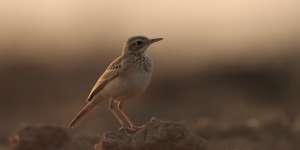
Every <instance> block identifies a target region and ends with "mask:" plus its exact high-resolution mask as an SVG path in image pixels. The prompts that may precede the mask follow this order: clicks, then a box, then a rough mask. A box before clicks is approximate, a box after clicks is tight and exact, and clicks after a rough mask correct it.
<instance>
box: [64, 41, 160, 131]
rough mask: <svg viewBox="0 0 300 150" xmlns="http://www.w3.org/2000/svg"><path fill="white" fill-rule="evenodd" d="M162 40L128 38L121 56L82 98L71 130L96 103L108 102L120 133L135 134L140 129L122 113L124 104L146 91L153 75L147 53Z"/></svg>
mask: <svg viewBox="0 0 300 150" xmlns="http://www.w3.org/2000/svg"><path fill="white" fill-rule="evenodd" d="M161 40H163V38H152V39H150V38H148V37H146V36H133V37H130V38H128V40H127V42H126V43H125V44H124V46H123V48H122V53H121V55H120V56H118V57H117V58H116V59H114V60H113V61H112V62H111V63H110V64H109V65H108V67H107V68H106V70H105V71H104V73H103V74H102V75H101V76H100V77H99V79H98V80H97V81H96V83H95V85H94V86H93V88H92V90H91V91H90V93H89V95H88V97H87V98H86V101H85V105H84V106H83V107H82V108H81V109H80V111H79V112H78V113H77V115H76V116H75V117H74V118H73V119H72V120H71V122H70V123H69V124H68V127H69V128H74V127H75V125H76V124H77V123H78V121H79V120H81V119H82V117H83V116H85V115H86V114H87V113H88V112H90V111H91V110H93V108H95V106H97V105H98V104H99V103H100V102H102V101H105V100H108V101H109V104H108V105H109V106H108V109H109V110H110V111H111V113H112V114H113V116H114V117H115V118H116V119H117V121H118V122H119V123H120V125H121V128H120V129H126V130H128V131H137V130H139V129H141V128H142V127H140V126H137V125H135V124H133V122H132V121H131V119H130V118H129V117H128V115H127V114H126V113H125V112H124V111H123V108H124V107H123V106H124V102H125V101H127V100H129V99H132V98H134V97H136V96H138V95H141V94H142V93H143V92H144V91H145V90H146V88H147V87H148V85H149V83H150V81H151V78H152V72H153V61H152V59H151V58H150V57H149V56H148V55H147V53H146V52H147V49H148V48H149V46H150V45H152V44H153V43H156V42H158V41H161Z"/></svg>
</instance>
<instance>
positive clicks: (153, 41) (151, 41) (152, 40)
mask: <svg viewBox="0 0 300 150" xmlns="http://www.w3.org/2000/svg"><path fill="white" fill-rule="evenodd" d="M161 40H163V38H155V39H150V44H152V43H155V42H158V41H161Z"/></svg>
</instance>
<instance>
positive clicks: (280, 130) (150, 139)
mask: <svg viewBox="0 0 300 150" xmlns="http://www.w3.org/2000/svg"><path fill="white" fill-rule="evenodd" d="M294 125H295V124H294ZM299 142H300V131H299V128H295V126H293V125H292V124H289V123H286V122H282V121H281V120H278V118H275V119H274V118H273V119H271V118H267V119H266V118H265V120H256V119H252V120H251V119H250V120H248V121H246V122H243V123H236V124H232V123H225V122H217V121H214V120H209V119H202V120H199V121H198V123H197V124H196V125H194V126H192V127H191V126H190V125H185V124H183V123H178V122H173V121H162V120H158V119H155V118H154V119H151V120H150V121H149V122H147V123H146V124H145V128H144V129H141V130H140V131H138V132H135V133H128V132H126V131H125V130H117V131H107V132H104V133H102V134H101V136H97V135H95V136H83V135H78V134H74V130H69V129H64V128H61V127H56V126H27V127H24V128H21V129H19V130H18V131H17V132H16V133H14V134H13V135H11V137H10V138H9V143H10V148H11V149H12V150H37V149H43V150H83V149H84V150H93V149H96V150H297V149H298V148H299V147H300V144H299Z"/></svg>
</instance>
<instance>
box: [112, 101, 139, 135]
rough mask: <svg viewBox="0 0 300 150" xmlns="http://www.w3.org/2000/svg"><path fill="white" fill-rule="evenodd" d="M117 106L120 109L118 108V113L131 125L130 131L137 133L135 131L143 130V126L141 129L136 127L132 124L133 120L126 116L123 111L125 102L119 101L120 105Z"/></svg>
mask: <svg viewBox="0 0 300 150" xmlns="http://www.w3.org/2000/svg"><path fill="white" fill-rule="evenodd" d="M117 106H118V107H117V108H118V112H119V113H120V114H121V115H122V116H123V117H124V118H125V121H126V122H127V123H128V124H129V125H130V128H129V130H131V131H133V132H135V131H137V130H139V129H142V128H143V126H141V127H139V126H135V125H134V124H133V123H132V121H131V119H130V118H129V117H128V116H127V115H126V113H125V112H124V111H123V106H124V103H123V101H118V105H117Z"/></svg>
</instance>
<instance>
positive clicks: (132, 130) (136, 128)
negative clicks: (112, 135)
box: [119, 125, 145, 133]
mask: <svg viewBox="0 0 300 150" xmlns="http://www.w3.org/2000/svg"><path fill="white" fill-rule="evenodd" d="M144 128H145V125H142V126H135V125H134V126H131V127H121V128H119V131H125V132H127V133H135V132H137V131H139V130H141V129H144Z"/></svg>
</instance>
